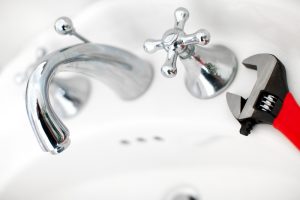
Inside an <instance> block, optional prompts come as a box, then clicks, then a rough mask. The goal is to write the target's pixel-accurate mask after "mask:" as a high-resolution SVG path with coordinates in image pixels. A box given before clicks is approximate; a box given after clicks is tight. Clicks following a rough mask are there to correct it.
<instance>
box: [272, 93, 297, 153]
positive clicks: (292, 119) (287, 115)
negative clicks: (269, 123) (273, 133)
mask: <svg viewBox="0 0 300 200" xmlns="http://www.w3.org/2000/svg"><path fill="white" fill-rule="evenodd" d="M273 126H274V127H275V128H276V129H278V130H279V131H281V132H282V133H283V134H284V135H285V136H286V137H287V138H288V139H289V140H290V141H291V142H292V143H293V144H294V145H295V146H296V147H297V148H298V150H300V107H299V105H298V104H297V102H296V101H295V99H294V97H293V95H292V94H291V93H288V94H287V95H286V97H285V99H284V101H283V105H282V108H281V110H280V112H279V114H278V116H277V117H276V118H275V120H274V121H273Z"/></svg>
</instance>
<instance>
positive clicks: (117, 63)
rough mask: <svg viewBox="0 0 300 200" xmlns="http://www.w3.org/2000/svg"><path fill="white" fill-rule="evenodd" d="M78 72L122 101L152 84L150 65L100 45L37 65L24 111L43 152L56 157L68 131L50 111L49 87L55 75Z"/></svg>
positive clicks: (62, 53) (76, 48)
mask: <svg viewBox="0 0 300 200" xmlns="http://www.w3.org/2000/svg"><path fill="white" fill-rule="evenodd" d="M61 71H72V72H79V73H83V74H85V75H88V76H91V77H94V78H96V79H98V80H100V81H101V82H103V83H105V84H106V85H108V86H109V87H110V88H111V89H113V90H114V91H115V92H116V93H117V94H118V95H119V96H120V97H121V98H122V99H124V100H131V99H135V98H137V97H139V96H140V95H142V94H143V93H144V92H145V91H146V90H147V89H148V87H149V85H150V84H151V82H152V77H153V71H152V67H151V65H150V64H149V63H147V62H145V61H143V60H141V59H139V58H138V57H136V56H134V55H132V54H131V53H129V52H127V51H124V50H121V49H118V48H114V47H111V46H106V45H100V44H91V43H85V44H79V45H75V46H72V47H69V48H65V49H61V50H58V51H56V52H54V53H51V54H49V55H48V56H46V57H45V58H44V59H43V60H42V61H40V62H39V63H38V64H37V67H36V69H35V70H34V71H33V73H32V74H31V76H30V79H29V81H28V84H27V89H26V108H27V114H28V117H29V120H30V123H31V126H32V128H33V130H34V132H35V135H36V137H37V139H38V142H39V144H40V146H41V147H42V149H43V150H44V151H47V152H51V153H52V154H57V153H60V152H62V151H63V150H64V149H66V148H67V147H68V145H69V143H70V139H69V131H68V129H67V127H66V126H65V125H64V124H63V122H62V121H61V119H60V118H59V117H58V116H57V114H56V113H55V112H54V111H53V108H52V106H51V103H50V100H49V85H50V83H51V80H52V79H53V77H54V76H55V74H56V73H58V72H61Z"/></svg>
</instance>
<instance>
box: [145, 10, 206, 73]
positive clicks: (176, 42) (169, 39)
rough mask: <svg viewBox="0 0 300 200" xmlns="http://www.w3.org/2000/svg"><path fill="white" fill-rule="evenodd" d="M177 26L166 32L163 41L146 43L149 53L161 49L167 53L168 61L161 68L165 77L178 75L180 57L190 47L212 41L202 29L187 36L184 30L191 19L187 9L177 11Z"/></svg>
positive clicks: (147, 41)
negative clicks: (177, 64) (177, 62)
mask: <svg viewBox="0 0 300 200" xmlns="http://www.w3.org/2000/svg"><path fill="white" fill-rule="evenodd" d="M174 15H175V26H174V28H173V29H170V30H168V31H166V32H165V33H164V35H163V37H162V39H161V40H153V39H148V40H146V41H145V43H144V49H145V51H146V52H148V53H154V52H156V51H158V50H160V49H164V50H165V51H166V52H167V59H166V61H165V63H164V64H163V66H162V68H161V72H162V74H163V75H164V76H165V77H168V78H172V77H174V76H176V74H177V67H176V61H177V57H178V55H180V54H182V53H183V52H185V51H186V50H187V47H188V46H189V45H202V46H204V45H206V44H208V43H209V41H210V34H209V32H208V31H206V30H204V29H200V30H198V31H197V32H195V33H193V34H186V33H185V32H184V31H183V29H184V26H185V23H186V21H187V20H188V18H189V11H188V10H187V9H185V8H177V9H176V10H175V13H174Z"/></svg>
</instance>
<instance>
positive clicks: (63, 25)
mask: <svg viewBox="0 0 300 200" xmlns="http://www.w3.org/2000/svg"><path fill="white" fill-rule="evenodd" d="M54 29H55V31H56V32H57V33H59V34H61V35H73V36H75V37H77V38H78V39H79V40H81V41H82V42H84V43H89V42H90V41H89V40H88V39H86V38H85V37H83V36H82V35H80V34H79V33H77V32H76V30H75V28H74V26H73V22H72V20H71V19H70V18H68V17H60V18H58V19H57V20H56V21H55V23H54Z"/></svg>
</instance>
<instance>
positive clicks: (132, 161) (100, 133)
mask: <svg viewBox="0 0 300 200" xmlns="http://www.w3.org/2000/svg"><path fill="white" fill-rule="evenodd" d="M179 6H183V7H186V8H187V9H189V11H190V19H189V21H188V22H187V25H186V31H187V32H193V31H196V30H198V29H199V28H206V29H207V30H209V31H210V32H211V35H212V42H211V44H216V43H221V44H223V45H226V46H228V47H230V48H231V49H233V51H234V52H235V53H236V55H237V58H238V60H239V62H241V60H243V59H244V58H246V57H248V56H250V55H252V54H255V53H263V52H268V53H273V54H275V55H277V56H278V57H279V58H280V59H281V60H282V62H283V63H284V64H285V66H286V69H287V73H288V82H289V85H290V90H291V91H292V92H293V93H294V95H295V98H296V99H297V100H298V102H300V95H299V94H300V87H299V85H300V84H299V83H300V82H299V79H298V76H299V73H300V69H298V68H297V66H299V65H300V59H299V58H298V57H297V56H298V55H300V54H299V53H300V50H299V49H300V48H299V47H300V39H299V37H298V33H299V32H300V27H299V26H297V24H299V23H300V15H299V14H298V11H299V8H300V4H299V3H298V2H297V1H291V0H290V1H274V0H273V1H271V0H270V1H264V2H261V1H258V0H256V1H250V0H243V1H241V0H239V1H237V0H230V1H226V3H225V2H224V1H221V0H215V1H209V0H202V1H198V0H189V1H179V0H165V1H159V0H152V1H140V0H139V1H138V0H131V1H129V0H127V1H101V2H98V3H96V4H93V5H91V6H90V7H89V8H87V9H86V10H84V11H83V12H82V13H80V14H79V15H78V17H77V18H76V19H74V23H75V26H76V28H77V30H78V32H80V33H82V34H83V35H85V36H86V37H87V38H89V39H90V40H92V41H94V42H97V43H105V44H109V45H114V46H117V47H121V48H124V49H127V50H130V51H132V52H133V53H135V54H137V55H139V56H140V57H142V58H145V59H146V60H148V61H150V62H151V63H152V64H153V66H154V69H155V78H154V81H153V84H152V86H151V87H150V89H149V90H148V91H147V92H146V93H145V94H144V95H143V96H142V97H140V98H139V99H137V100H135V101H132V102H123V101H122V100H120V99H118V97H117V96H116V95H115V94H114V93H112V91H110V90H109V89H108V88H106V87H105V86H103V85H102V84H101V83H98V82H96V81H93V93H92V95H91V99H90V101H89V103H88V105H87V106H86V107H85V108H84V109H83V110H82V112H81V113H80V114H79V115H78V116H77V117H76V118H73V119H71V120H68V121H65V122H66V124H67V125H68V128H69V129H70V133H71V135H70V136H71V140H72V143H71V145H70V147H69V148H68V149H67V150H66V151H65V152H63V153H62V154H60V155H57V156H52V155H49V154H45V153H43V152H41V150H40V148H39V146H38V143H37V142H36V139H35V137H34V134H33V132H32V129H31V127H30V124H29V121H28V119H27V116H26V111H25V100H24V88H22V87H20V86H18V85H16V84H15V82H14V77H15V74H16V73H17V72H18V71H20V69H22V68H24V67H27V66H28V65H29V64H31V63H32V62H33V61H34V52H35V50H36V48H38V47H41V46H43V47H46V48H47V49H48V50H49V51H53V50H55V49H58V48H62V47H64V46H66V45H71V44H74V41H75V42H76V40H75V39H71V38H66V37H61V36H57V35H56V34H55V33H54V31H53V30H52V28H49V30H47V31H46V32H45V34H43V35H42V36H40V37H39V38H37V40H36V41H33V42H32V43H31V44H30V45H29V46H28V48H27V49H25V50H24V52H23V53H21V54H20V55H18V56H17V57H16V58H15V59H14V60H13V61H12V62H11V63H10V64H9V65H8V66H6V69H5V70H4V71H3V72H2V74H1V76H0V82H1V83H0V87H1V91H2V94H4V95H3V98H2V100H1V105H0V110H1V113H2V115H1V116H0V118H1V122H3V123H1V126H0V141H1V142H0V156H1V158H2V162H1V165H0V199H1V200H18V199H22V200H24V199H30V200H35V199H37V200H38V199H43V200H45V199H54V198H55V199H64V200H65V199H72V200H74V199H104V198H105V199H107V200H117V199H121V198H122V199H133V200H135V199H136V200H138V199H145V200H147V199H149V200H150V199H151V200H154V199H164V197H165V196H166V195H167V194H168V192H169V191H172V190H174V188H175V190H176V188H180V187H192V188H194V189H195V190H196V191H197V192H198V193H199V196H200V197H201V199H203V200H219V199H229V200H240V199H243V200H248V199H249V200H250V199H251V200H252V199H255V200H260V199H262V200H265V199H272V200H277V199H278V200H279V199H280V200H281V199H288V200H299V199H300V191H299V186H300V170H299V169H300V154H299V152H298V150H296V148H295V147H294V146H293V145H292V144H291V143H290V142H289V141H288V140H287V139H286V138H284V136H282V135H281V134H280V133H279V132H278V131H276V130H275V129H274V128H272V127H271V126H268V125H260V126H257V127H256V128H255V130H254V131H253V133H252V134H251V135H250V136H248V137H244V136H241V135H240V134H239V127H240V125H239V123H238V122H237V121H236V120H235V119H234V118H233V116H232V115H231V113H230V111H229V108H228V106H227V103H226V98H225V93H222V94H221V95H219V96H218V97H216V98H213V99H211V100H199V99H196V98H194V97H193V96H191V95H190V94H189V93H188V91H187V89H186V88H185V85H184V79H183V77H184V69H183V66H182V65H181V63H180V62H178V68H179V71H178V75H177V77H176V78H174V79H166V78H164V77H162V76H161V75H160V66H161V65H162V63H163V61H164V58H165V55H164V53H160V54H156V55H147V54H146V53H144V52H143V49H142V44H143V41H144V40H145V39H146V38H160V37H161V34H163V32H164V31H165V30H167V29H168V28H171V27H172V26H173V23H174V21H173V20H174V19H173V12H174V10H175V9H176V8H177V7H179ZM50 26H51V24H50V25H49V27H50ZM51 27H52V26H51ZM255 81H256V72H255V71H251V70H249V69H246V68H244V67H243V66H242V65H240V66H239V71H238V74H237V77H236V79H235V80H234V82H233V84H232V86H231V87H230V88H229V89H228V90H227V91H232V92H235V93H238V94H241V95H244V96H245V97H247V95H249V94H250V91H251V89H252V88H251V87H252V86H253V85H254V83H255Z"/></svg>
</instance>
